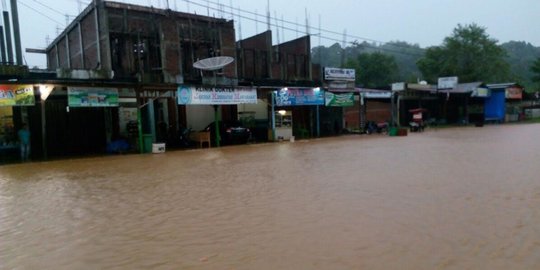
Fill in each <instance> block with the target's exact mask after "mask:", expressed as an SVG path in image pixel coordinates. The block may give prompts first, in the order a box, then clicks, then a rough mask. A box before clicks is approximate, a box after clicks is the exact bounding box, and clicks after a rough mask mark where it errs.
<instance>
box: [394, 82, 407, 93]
mask: <svg viewBox="0 0 540 270" xmlns="http://www.w3.org/2000/svg"><path fill="white" fill-rule="evenodd" d="M403 90H405V83H404V82H398V83H393V84H392V91H403Z"/></svg>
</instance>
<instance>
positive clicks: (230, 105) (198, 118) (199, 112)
mask: <svg viewBox="0 0 540 270" xmlns="http://www.w3.org/2000/svg"><path fill="white" fill-rule="evenodd" d="M177 99H178V100H177V101H178V105H180V106H185V112H186V114H185V116H186V126H187V127H188V128H191V129H192V130H193V131H199V130H202V129H204V128H206V127H208V126H209V125H216V126H219V122H220V121H238V120H241V119H239V118H240V117H239V114H238V111H239V110H238V108H239V106H243V105H248V104H249V105H255V104H257V90H256V88H253V87H237V86H235V87H219V86H218V87H202V86H186V85H182V86H179V87H178V89H177ZM214 130H219V129H214ZM214 133H216V134H212V138H213V142H212V143H213V145H215V146H220V145H221V136H220V134H218V133H219V132H214Z"/></svg>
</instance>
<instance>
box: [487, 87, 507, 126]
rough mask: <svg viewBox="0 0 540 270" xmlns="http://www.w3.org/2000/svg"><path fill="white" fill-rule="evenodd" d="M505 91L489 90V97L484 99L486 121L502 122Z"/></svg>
mask: <svg viewBox="0 0 540 270" xmlns="http://www.w3.org/2000/svg"><path fill="white" fill-rule="evenodd" d="M504 95H505V89H491V96H490V97H488V98H486V102H485V104H484V115H485V119H486V120H500V121H503V120H504V113H505V103H504V98H505V96H504Z"/></svg>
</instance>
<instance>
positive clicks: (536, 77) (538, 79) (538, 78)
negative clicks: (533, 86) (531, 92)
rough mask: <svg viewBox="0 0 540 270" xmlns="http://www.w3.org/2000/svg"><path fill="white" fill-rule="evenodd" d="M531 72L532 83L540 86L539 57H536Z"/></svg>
mask: <svg viewBox="0 0 540 270" xmlns="http://www.w3.org/2000/svg"><path fill="white" fill-rule="evenodd" d="M531 72H532V73H533V76H532V81H533V82H535V83H537V84H540V57H538V58H537V59H536V61H534V63H533V64H532V66H531Z"/></svg>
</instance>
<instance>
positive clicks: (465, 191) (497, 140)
mask: <svg viewBox="0 0 540 270" xmlns="http://www.w3.org/2000/svg"><path fill="white" fill-rule="evenodd" d="M539 163H540V125H534V124H530V125H493V126H485V127H483V128H474V127H465V128H451V129H430V130H428V131H426V132H424V133H413V134H409V136H406V137H387V136H382V135H372V136H367V135H351V136H342V137H337V138H328V139H315V140H307V141H296V142H295V143H290V142H283V143H275V144H260V145H245V146H235V147H224V148H221V149H210V150H208V149H203V150H189V151H169V152H167V153H165V154H154V155H151V154H148V155H127V156H110V157H102V158H87V159H75V160H60V161H51V162H36V163H26V164H16V165H7V166H2V167H0V268H1V269H490V270H493V269H540V166H539Z"/></svg>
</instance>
